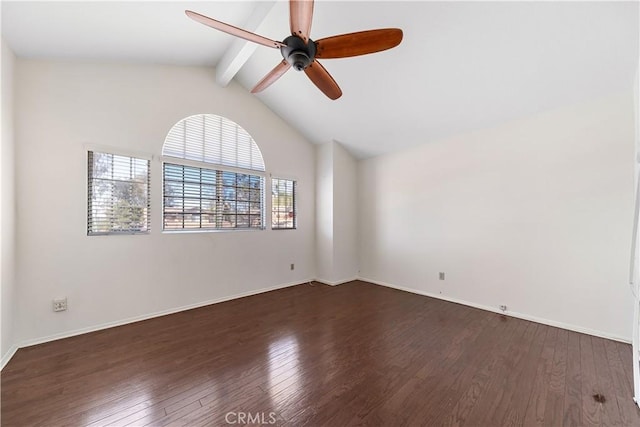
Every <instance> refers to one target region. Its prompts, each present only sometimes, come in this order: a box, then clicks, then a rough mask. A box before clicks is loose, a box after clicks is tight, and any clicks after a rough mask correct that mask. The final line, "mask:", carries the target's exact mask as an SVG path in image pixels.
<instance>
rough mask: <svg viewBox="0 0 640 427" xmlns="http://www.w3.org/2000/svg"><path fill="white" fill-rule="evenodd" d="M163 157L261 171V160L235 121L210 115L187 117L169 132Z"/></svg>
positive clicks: (246, 135)
mask: <svg viewBox="0 0 640 427" xmlns="http://www.w3.org/2000/svg"><path fill="white" fill-rule="evenodd" d="M162 154H163V155H164V156H170V157H176V158H180V159H186V160H195V161H199V162H204V163H212V164H216V165H223V166H231V167H236V168H242V169H249V170H255V171H264V170H265V167H264V160H263V159H262V153H261V152H260V149H259V148H258V145H257V144H256V142H255V141H254V140H253V138H252V137H251V135H249V134H248V133H247V131H246V130H244V129H243V128H242V127H240V126H239V125H238V124H236V123H235V122H233V121H231V120H229V119H227V118H225V117H220V116H216V115H213V114H200V115H196V116H191V117H187V118H186V119H183V120H181V121H179V122H178V123H176V125H175V126H173V128H171V130H170V131H169V134H168V135H167V138H166V139H165V142H164V147H163V149H162Z"/></svg>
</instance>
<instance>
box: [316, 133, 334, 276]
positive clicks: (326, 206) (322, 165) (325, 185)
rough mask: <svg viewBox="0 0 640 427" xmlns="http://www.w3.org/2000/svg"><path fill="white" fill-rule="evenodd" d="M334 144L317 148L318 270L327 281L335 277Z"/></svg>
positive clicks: (318, 274)
mask: <svg viewBox="0 0 640 427" xmlns="http://www.w3.org/2000/svg"><path fill="white" fill-rule="evenodd" d="M333 145H334V144H333V143H326V144H320V145H318V146H317V148H316V256H317V259H316V272H317V278H318V280H322V281H323V282H325V283H326V282H331V277H333V245H334V242H333Z"/></svg>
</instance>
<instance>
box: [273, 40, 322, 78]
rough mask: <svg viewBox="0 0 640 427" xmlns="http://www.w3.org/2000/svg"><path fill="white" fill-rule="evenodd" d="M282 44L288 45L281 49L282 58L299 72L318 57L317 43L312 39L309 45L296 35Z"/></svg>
mask: <svg viewBox="0 0 640 427" xmlns="http://www.w3.org/2000/svg"><path fill="white" fill-rule="evenodd" d="M282 43H284V44H285V45H286V46H282V47H281V48H280V52H281V53H282V57H283V58H284V60H285V61H287V62H288V63H289V64H291V66H292V67H293V68H295V69H296V70H298V71H302V70H304V69H305V68H307V67H308V66H309V65H310V64H311V63H312V62H313V59H314V58H315V56H316V43H315V42H314V41H313V40H311V39H309V43H305V42H304V40H302V39H301V38H300V37H298V36H295V35H294V36H289V37H287V38H286V39H284V40H283V41H282Z"/></svg>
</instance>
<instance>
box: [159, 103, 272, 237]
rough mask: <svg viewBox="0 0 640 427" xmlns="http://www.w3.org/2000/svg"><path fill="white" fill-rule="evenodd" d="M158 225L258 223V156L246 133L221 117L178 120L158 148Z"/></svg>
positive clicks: (260, 198) (261, 178) (223, 226)
mask: <svg viewBox="0 0 640 427" xmlns="http://www.w3.org/2000/svg"><path fill="white" fill-rule="evenodd" d="M162 154H163V156H164V160H165V161H164V165H163V181H164V188H163V212H162V214H163V228H164V230H167V231H176V230H234V229H263V228H264V169H265V168H264V161H263V159H262V153H261V152H260V149H259V148H258V146H257V144H256V143H255V141H254V140H253V138H251V136H250V135H249V134H248V133H247V132H246V131H245V130H244V129H243V128H242V127H240V126H239V125H238V124H236V123H234V122H232V121H231V120H229V119H226V118H224V117H220V116H215V115H211V114H201V115H197V116H191V117H187V118H186V119H184V120H181V121H180V122H178V123H177V124H176V125H175V126H173V128H171V130H170V131H169V134H168V135H167V138H166V140H165V143H164V147H163V149H162Z"/></svg>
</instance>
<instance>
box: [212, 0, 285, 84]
mask: <svg viewBox="0 0 640 427" xmlns="http://www.w3.org/2000/svg"><path fill="white" fill-rule="evenodd" d="M276 2H277V0H269V1H259V2H256V7H255V9H254V10H253V12H252V13H251V16H249V19H247V22H246V23H245V25H244V26H243V27H242V28H243V29H245V30H247V31H251V32H256V31H258V30H259V28H260V26H261V24H262V23H263V22H264V21H265V19H266V18H267V16H269V12H270V11H271V9H272V8H273V6H274V5H275V4H276ZM257 47H258V45H257V44H256V43H252V42H249V41H246V40H244V39H241V38H235V39H234V40H233V42H231V45H230V46H229V47H228V48H227V50H226V51H225V52H224V54H223V55H222V58H220V61H218V64H217V65H216V82H218V84H219V85H220V86H222V87H226V86H227V85H228V84H229V82H230V81H231V79H233V77H234V76H235V75H236V74H237V73H238V71H240V68H242V66H243V65H244V64H245V62H247V60H248V59H249V58H250V57H251V55H253V52H255V50H256V48H257Z"/></svg>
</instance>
